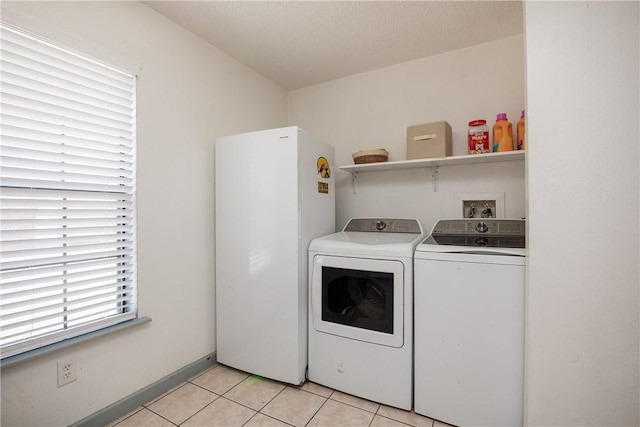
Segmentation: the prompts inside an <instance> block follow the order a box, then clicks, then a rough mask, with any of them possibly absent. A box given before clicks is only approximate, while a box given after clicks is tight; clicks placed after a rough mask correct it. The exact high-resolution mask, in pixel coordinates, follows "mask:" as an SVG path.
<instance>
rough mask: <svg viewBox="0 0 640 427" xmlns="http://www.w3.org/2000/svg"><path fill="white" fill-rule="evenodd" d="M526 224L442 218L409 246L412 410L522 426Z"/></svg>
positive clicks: (461, 421) (462, 421) (454, 420)
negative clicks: (412, 264) (412, 315)
mask: <svg viewBox="0 0 640 427" xmlns="http://www.w3.org/2000/svg"><path fill="white" fill-rule="evenodd" d="M525 259H526V258H525V223H524V221H523V220H504V219H480V220H474V219H464V220H462V219H460V220H441V221H439V222H438V223H437V224H436V225H435V226H434V229H433V231H432V233H431V235H430V236H429V237H428V238H427V239H425V241H424V242H423V243H421V244H419V245H418V246H417V247H416V252H415V378H414V381H415V382H414V387H415V389H414V392H415V396H414V404H415V412H417V413H419V414H422V415H426V416H428V417H431V418H434V419H437V420H440V421H444V422H447V423H450V424H454V425H457V426H521V425H522V424H523V393H524V304H525V302H524V286H525Z"/></svg>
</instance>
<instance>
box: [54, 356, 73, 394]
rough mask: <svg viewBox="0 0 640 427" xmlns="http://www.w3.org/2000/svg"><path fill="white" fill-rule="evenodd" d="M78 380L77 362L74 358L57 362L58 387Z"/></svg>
mask: <svg viewBox="0 0 640 427" xmlns="http://www.w3.org/2000/svg"><path fill="white" fill-rule="evenodd" d="M77 379H78V360H77V359H76V358H75V357H72V358H69V359H66V360H63V361H61V362H58V387H62V386H63V385H67V384H69V383H72V382H74V381H75V380H77Z"/></svg>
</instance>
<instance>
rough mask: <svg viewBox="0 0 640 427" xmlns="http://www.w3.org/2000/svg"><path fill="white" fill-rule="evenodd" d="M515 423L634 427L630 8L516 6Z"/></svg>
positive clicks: (638, 15)
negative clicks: (522, 224) (523, 294)
mask: <svg viewBox="0 0 640 427" xmlns="http://www.w3.org/2000/svg"><path fill="white" fill-rule="evenodd" d="M525 18H526V21H525V23H526V46H527V103H528V112H529V116H528V146H527V149H528V152H527V156H528V163H527V169H528V214H527V216H528V218H529V259H528V284H527V289H528V340H527V378H526V381H527V386H526V408H527V413H526V417H525V423H526V425H529V426H604V425H607V426H637V425H640V414H639V411H640V409H639V408H640V400H639V399H640V395H639V381H640V377H639V366H640V359H639V348H640V343H639V335H640V330H639V325H638V322H639V317H640V312H639V287H640V277H639V271H638V265H639V257H640V254H639V249H638V240H639V235H638V233H639V201H638V198H639V193H640V188H639V180H638V170H639V165H640V158H639V155H640V153H639V141H640V130H639V127H640V122H639V114H640V111H639V96H640V85H639V73H640V67H639V61H640V56H639V53H640V46H639V40H640V34H639V29H638V28H639V24H640V4H639V3H638V2H583V1H580V2H537V1H527V2H526V6H525Z"/></svg>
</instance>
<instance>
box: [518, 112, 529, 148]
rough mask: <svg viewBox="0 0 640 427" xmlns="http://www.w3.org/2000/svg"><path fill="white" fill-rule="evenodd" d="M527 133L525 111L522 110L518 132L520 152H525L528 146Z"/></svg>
mask: <svg viewBox="0 0 640 427" xmlns="http://www.w3.org/2000/svg"><path fill="white" fill-rule="evenodd" d="M524 131H525V118H524V110H522V113H520V120H519V121H518V130H517V134H518V136H517V138H516V141H517V146H518V150H524V147H525V145H526V142H527V136H526V134H525V133H524Z"/></svg>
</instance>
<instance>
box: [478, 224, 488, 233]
mask: <svg viewBox="0 0 640 427" xmlns="http://www.w3.org/2000/svg"><path fill="white" fill-rule="evenodd" d="M487 230H489V226H488V225H487V223H486V222H479V223H478V224H477V225H476V231H477V232H478V233H486V232H487Z"/></svg>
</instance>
